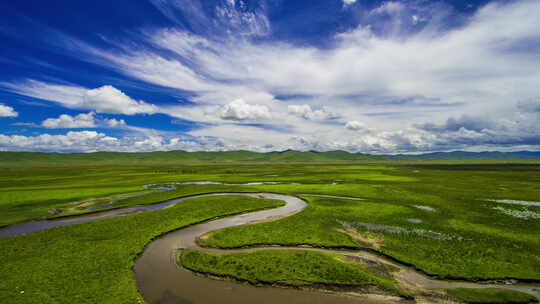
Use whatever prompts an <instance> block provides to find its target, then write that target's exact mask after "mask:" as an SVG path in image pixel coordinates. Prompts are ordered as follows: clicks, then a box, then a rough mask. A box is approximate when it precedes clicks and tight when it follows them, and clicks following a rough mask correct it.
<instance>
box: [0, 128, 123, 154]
mask: <svg viewBox="0 0 540 304" xmlns="http://www.w3.org/2000/svg"><path fill="white" fill-rule="evenodd" d="M117 141H118V139H116V138H114V137H109V136H107V135H105V134H103V133H98V132H95V131H79V132H74V131H72V132H68V133H66V134H65V135H50V134H41V135H38V136H21V135H11V136H7V135H0V147H1V148H2V149H5V150H11V151H62V152H75V151H76V152H94V151H98V150H99V148H101V147H114V146H115V145H116V143H117Z"/></svg>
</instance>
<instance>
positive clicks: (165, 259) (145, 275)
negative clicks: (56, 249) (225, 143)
mask: <svg viewBox="0 0 540 304" xmlns="http://www.w3.org/2000/svg"><path fill="white" fill-rule="evenodd" d="M222 195H243V196H249V197H260V198H267V199H277V200H282V201H284V202H285V203H286V205H285V206H282V207H279V208H275V209H269V210H263V211H254V212H250V213H245V214H240V215H235V216H230V217H226V218H222V219H217V220H213V221H209V222H204V223H201V224H197V225H193V226H190V227H188V228H186V229H181V230H177V231H173V232H170V233H168V234H166V235H165V236H163V237H161V238H159V239H156V240H154V241H152V242H151V243H150V244H149V245H148V246H147V247H146V248H145V250H144V251H143V253H142V254H141V255H140V257H139V258H138V259H137V261H136V263H135V267H134V273H135V279H136V282H137V287H138V288H139V290H140V292H141V294H142V296H143V298H144V299H145V300H146V302H148V303H152V304H158V303H159V304H180V303H181V304H188V303H201V304H202V303H235V304H244V303H246V304H247V303H299V304H300V303H316V304H323V303H337V304H341V303H393V302H400V301H401V300H400V299H398V298H396V299H392V298H390V297H386V296H382V295H369V296H367V295H364V296H363V295H359V294H354V293H352V292H351V293H341V294H336V293H324V292H318V291H303V290H295V289H285V288H274V287H254V286H250V285H247V284H238V283H234V282H230V281H221V280H214V279H210V278H207V277H203V276H199V275H196V274H194V273H192V272H191V271H189V270H186V269H184V268H182V267H178V265H177V264H176V260H177V256H178V254H179V252H181V250H182V249H188V248H189V249H196V250H200V251H204V252H213V253H219V254H234V253H242V252H253V251H256V250H310V251H317V252H327V253H328V252H332V253H338V254H342V255H345V256H348V257H351V258H359V259H362V260H364V261H366V260H368V261H371V262H373V263H385V264H390V265H393V266H396V267H398V268H399V269H400V270H399V271H398V272H397V273H396V274H395V277H394V279H396V280H397V281H398V282H400V284H402V285H405V286H408V287H409V288H413V289H417V290H423V291H430V290H437V289H446V288H458V287H465V288H503V289H510V290H516V291H521V292H525V293H528V294H531V295H534V296H536V297H537V298H539V299H540V286H539V285H538V284H527V283H517V284H483V283H473V282H460V281H445V280H438V279H433V278H430V277H428V276H426V275H424V274H422V273H420V272H418V271H416V270H415V269H413V268H411V267H407V266H405V265H402V264H400V263H399V262H396V261H393V260H391V259H388V258H386V257H384V256H381V255H378V254H376V253H373V252H368V251H363V250H358V251H337V250H326V249H319V248H305V247H258V248H249V249H235V250H220V249H211V248H201V247H199V246H198V245H197V243H196V240H197V238H198V237H200V236H202V235H203V234H205V233H208V232H212V231H215V230H219V229H223V228H227V227H234V226H240V225H247V224H253V223H255V222H259V221H268V220H274V219H278V218H282V217H286V216H290V215H292V214H295V213H297V212H299V211H301V210H303V209H304V208H306V207H307V203H306V202H305V201H303V200H302V199H300V198H298V197H295V196H291V195H285V194H274V193H214V194H202V195H195V196H190V197H184V198H179V199H175V200H171V201H168V202H165V203H161V204H154V205H147V206H136V207H128V208H121V209H115V210H109V211H103V212H99V213H95V214H88V215H80V216H74V217H68V218H60V219H56V220H43V221H31V222H26V223H21V224H17V225H12V226H8V227H4V228H2V229H0V237H7V236H14V235H20V234H24V233H28V232H32V231H38V230H45V229H50V228H53V227H59V226H67V225H74V224H80V223H85V222H91V221H97V220H103V219H108V218H114V217H118V216H126V215H129V214H133V213H138V212H145V211H154V210H160V209H163V208H166V207H169V206H172V205H174V204H177V203H180V202H182V201H185V200H189V199H191V198H195V197H205V196H222Z"/></svg>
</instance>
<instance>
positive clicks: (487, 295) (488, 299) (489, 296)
mask: <svg viewBox="0 0 540 304" xmlns="http://www.w3.org/2000/svg"><path fill="white" fill-rule="evenodd" d="M447 293H448V294H449V295H450V296H452V297H454V298H456V299H459V300H462V301H465V302H466V303H471V304H496V303H505V304H518V303H519V304H526V303H538V301H537V300H536V299H535V298H534V297H532V296H530V295H528V294H524V293H521V292H517V291H513V290H505V289H493V288H485V289H470V288H456V289H448V290H447Z"/></svg>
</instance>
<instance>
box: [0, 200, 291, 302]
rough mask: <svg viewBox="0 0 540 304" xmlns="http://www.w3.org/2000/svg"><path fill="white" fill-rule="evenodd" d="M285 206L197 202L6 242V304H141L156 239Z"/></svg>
mask: <svg viewBox="0 0 540 304" xmlns="http://www.w3.org/2000/svg"><path fill="white" fill-rule="evenodd" d="M279 205H282V202H281V201H274V200H266V199H256V198H246V197H243V196H242V197H240V196H228V197H206V198H195V199H192V200H188V201H185V202H182V203H181V204H178V205H175V206H174V207H171V208H167V209H164V210H160V211H155V212H151V213H144V214H137V215H132V216H129V217H121V218H115V219H111V220H106V221H101V222H93V223H87V224H81V225H75V226H71V227H61V228H55V229H52V230H49V231H39V232H34V233H30V234H28V235H22V236H17V237H10V238H4V239H0V248H2V250H0V260H1V261H2V267H0V277H1V278H2V279H1V280H0V303H138V302H142V300H141V298H140V296H139V295H138V292H137V288H136V286H135V282H134V280H133V272H132V270H131V268H132V266H133V264H134V260H135V257H136V256H137V255H138V254H139V253H140V252H142V250H143V247H144V246H145V245H146V244H147V243H148V242H149V241H150V240H151V239H152V238H154V237H156V236H159V235H161V234H163V233H165V232H168V231H171V230H174V229H177V228H179V227H183V226H186V225H189V224H193V223H196V222H200V221H203V220H206V219H209V218H214V217H217V216H223V215H227V214H234V213H239V212H244V211H249V210H257V209H262V208H268V207H276V206H279Z"/></svg>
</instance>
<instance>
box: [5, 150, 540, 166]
mask: <svg viewBox="0 0 540 304" xmlns="http://www.w3.org/2000/svg"><path fill="white" fill-rule="evenodd" d="M370 160H371V161H377V160H393V161H429V160H540V152H530V151H520V152H463V151H455V152H435V153H425V154H417V155H410V154H398V155H374V154H363V153H350V152H346V151H329V152H316V151H306V152H301V151H293V150H286V151H281V152H267V153H258V152H250V151H228V152H186V151H168V152H144V153H125V152H96V153H41V152H0V163H12V164H15V163H19V162H21V163H23V162H24V163H26V162H36V163H50V162H53V163H71V162H83V163H94V162H103V163H118V162H122V163H125V162H130V163H149V162H150V163H153V162H155V163H162V162H174V163H209V162H212V163H228V162H335V161H370Z"/></svg>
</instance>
